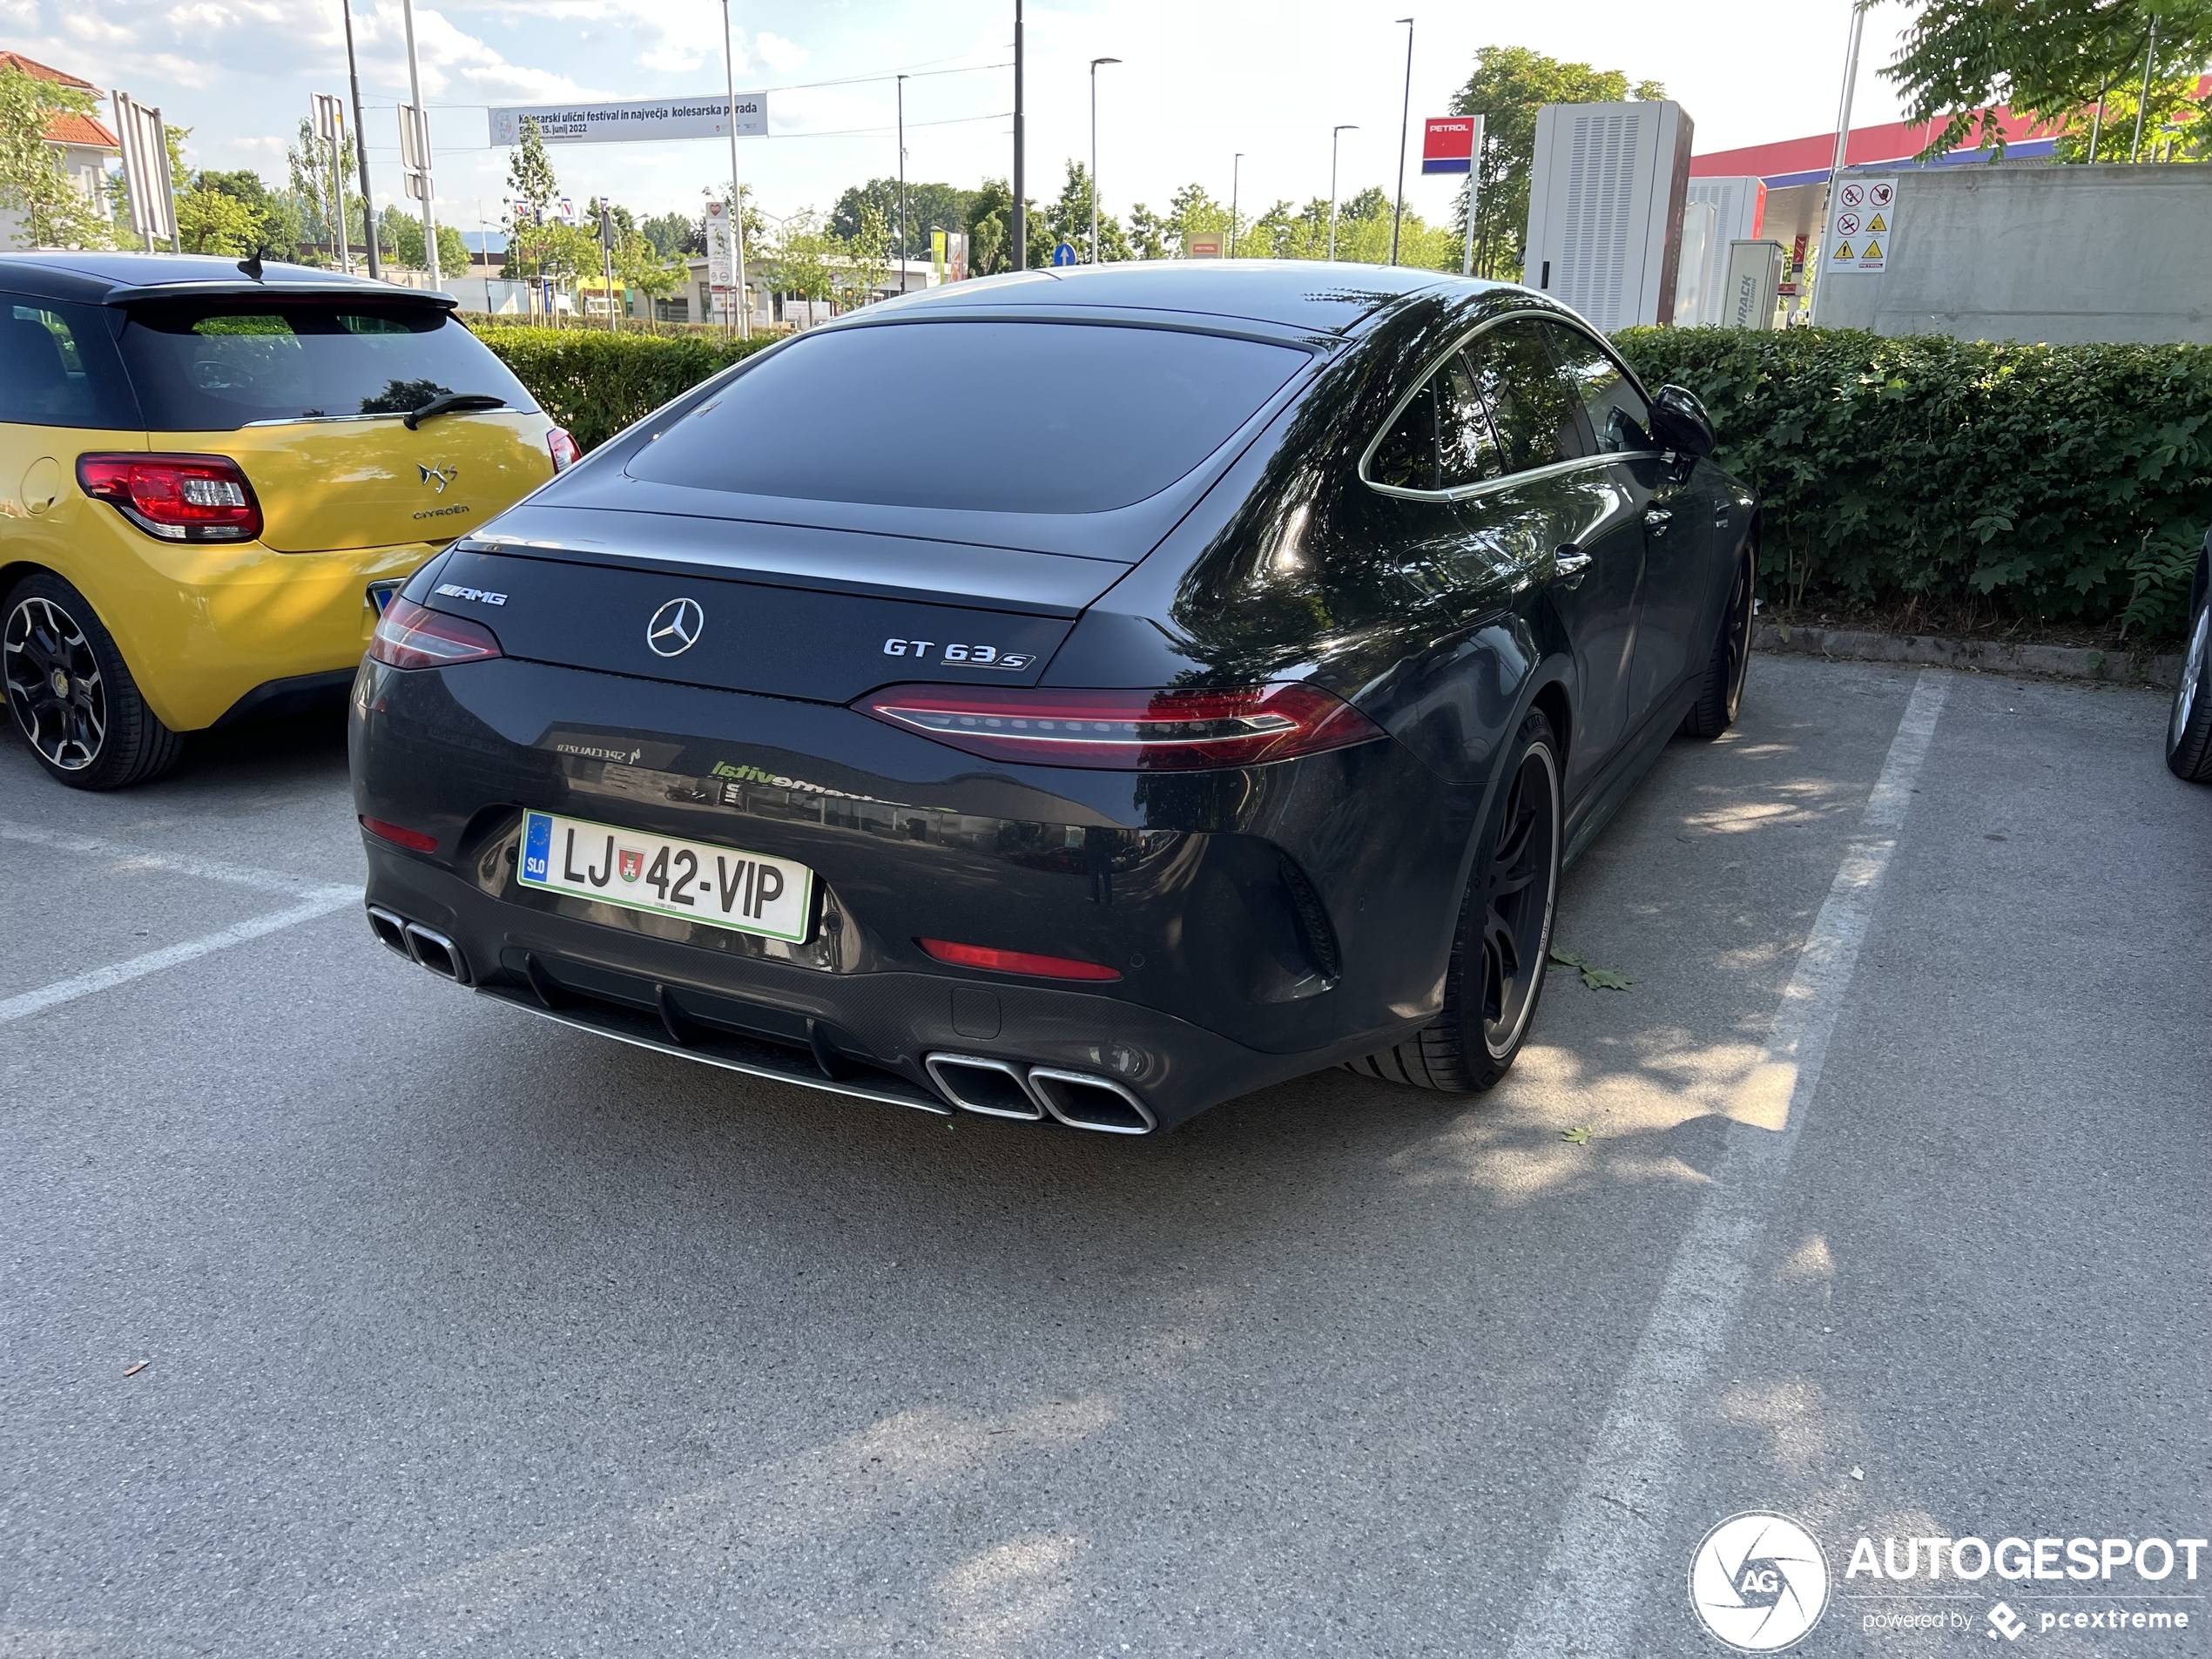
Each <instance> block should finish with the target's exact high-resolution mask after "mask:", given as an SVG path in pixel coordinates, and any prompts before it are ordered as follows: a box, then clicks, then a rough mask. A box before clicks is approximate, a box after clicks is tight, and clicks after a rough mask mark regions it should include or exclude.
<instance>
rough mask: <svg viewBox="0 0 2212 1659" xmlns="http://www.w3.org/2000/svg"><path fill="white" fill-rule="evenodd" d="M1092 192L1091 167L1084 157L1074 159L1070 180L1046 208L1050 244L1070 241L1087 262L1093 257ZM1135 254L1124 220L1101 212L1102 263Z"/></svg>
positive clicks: (1045, 228) (1100, 256)
mask: <svg viewBox="0 0 2212 1659" xmlns="http://www.w3.org/2000/svg"><path fill="white" fill-rule="evenodd" d="M1091 194H1092V192H1091V183H1090V170H1089V168H1088V167H1086V166H1084V165H1083V164H1082V162H1080V161H1070V162H1069V164H1068V179H1067V182H1066V183H1065V184H1063V185H1062V186H1061V188H1060V195H1059V198H1058V199H1056V200H1055V201H1054V202H1053V203H1052V204H1051V205H1050V206H1048V207H1047V208H1046V209H1045V210H1044V233H1045V243H1046V246H1047V247H1048V248H1051V247H1055V246H1058V245H1059V244H1060V243H1062V242H1066V243H1067V244H1068V245H1069V246H1071V247H1073V248H1074V249H1075V250H1076V259H1078V260H1082V261H1085V262H1088V261H1089V259H1090V206H1091ZM1046 257H1047V258H1048V259H1049V258H1050V257H1051V256H1050V254H1049V253H1048V254H1047V255H1046ZM1132 257H1134V256H1133V255H1132V254H1131V253H1130V246H1129V238H1128V237H1126V236H1124V235H1123V233H1122V226H1121V221H1120V220H1118V219H1116V218H1115V217H1114V216H1113V215H1112V214H1110V213H1102V214H1101V215H1099V219H1098V258H1099V261H1100V263H1102V264H1103V263H1104V262H1105V261H1107V260H1126V259H1130V258H1132Z"/></svg>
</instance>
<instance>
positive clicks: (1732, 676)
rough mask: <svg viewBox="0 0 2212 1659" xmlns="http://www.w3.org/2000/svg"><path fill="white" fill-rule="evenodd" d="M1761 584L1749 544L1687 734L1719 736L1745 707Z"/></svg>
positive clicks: (1686, 720)
mask: <svg viewBox="0 0 2212 1659" xmlns="http://www.w3.org/2000/svg"><path fill="white" fill-rule="evenodd" d="M1757 586H1758V556H1757V554H1756V553H1755V552H1753V551H1752V550H1750V549H1749V548H1746V549H1745V550H1744V552H1743V558H1742V560H1741V561H1740V562H1739V563H1737V567H1736V582H1735V585H1734V586H1732V587H1731V588H1730V590H1729V593H1728V606H1727V608H1726V609H1725V610H1723V611H1722V612H1721V625H1720V631H1719V632H1718V633H1716V635H1714V637H1713V654H1712V656H1711V657H1710V658H1708V659H1707V661H1706V664H1705V678H1703V680H1702V681H1701V682H1700V683H1699V685H1698V687H1697V700H1696V702H1695V703H1693V704H1691V705H1689V713H1687V714H1685V715H1683V717H1682V732H1683V736H1684V737H1686V738H1705V739H1707V740H1708V741H1710V739H1712V738H1717V737H1718V736H1720V734H1721V733H1722V732H1725V731H1727V730H1728V729H1729V727H1730V726H1732V725H1735V724H1736V717H1737V714H1739V713H1740V712H1742V711H1743V682H1744V681H1745V680H1746V679H1747V678H1750V672H1751V624H1752V618H1753V616H1754V613H1755V612H1756V611H1757V605H1756V604H1754V602H1753V599H1754V592H1755V590H1756V589H1757Z"/></svg>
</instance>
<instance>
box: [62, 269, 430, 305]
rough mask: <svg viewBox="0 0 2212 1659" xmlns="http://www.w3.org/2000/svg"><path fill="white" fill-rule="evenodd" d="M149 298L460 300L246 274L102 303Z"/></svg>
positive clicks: (120, 293)
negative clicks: (264, 278) (254, 277)
mask: <svg viewBox="0 0 2212 1659" xmlns="http://www.w3.org/2000/svg"><path fill="white" fill-rule="evenodd" d="M145 300H356V301H368V302H373V303H374V304H377V305H387V306H391V305H400V306H407V305H415V306H440V307H444V308H445V309H446V310H448V311H452V310H455V309H457V308H458V307H460V304H461V301H460V300H457V299H455V297H454V296H453V295H452V294H449V293H445V292H443V291H442V290H441V289H437V288H402V287H399V286H398V285H397V284H395V283H390V282H367V281H361V280H352V281H348V280H345V279H342V278H341V279H339V280H335V281H323V282H285V281H281V280H280V281H274V282H254V281H252V280H248V279H246V278H245V277H239V278H236V279H233V280H227V281H224V280H218V281H213V282H192V281H185V282H145V283H140V284H139V285H138V287H132V288H116V289H112V290H111V291H110V292H109V293H108V295H107V297H106V298H105V300H102V301H101V302H100V303H101V304H103V305H110V306H134V305H138V304H140V303H142V302H143V301H145Z"/></svg>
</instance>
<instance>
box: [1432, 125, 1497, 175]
mask: <svg viewBox="0 0 2212 1659" xmlns="http://www.w3.org/2000/svg"><path fill="white" fill-rule="evenodd" d="M1481 119H1482V118H1481V117H1480V116H1479V115H1432V116H1430V117H1429V118H1427V119H1426V120H1425V121H1423V122H1422V123H1421V171H1422V172H1472V171H1473V170H1474V143H1475V134H1476V133H1477V132H1480V130H1481V129H1480V125H1479V123H1480V121H1481Z"/></svg>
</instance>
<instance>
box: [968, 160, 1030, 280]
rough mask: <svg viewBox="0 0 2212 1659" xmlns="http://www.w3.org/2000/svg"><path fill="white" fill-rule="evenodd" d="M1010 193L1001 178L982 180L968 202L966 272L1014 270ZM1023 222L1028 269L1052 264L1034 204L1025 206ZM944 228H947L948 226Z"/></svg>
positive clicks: (975, 273) (1012, 200) (981, 273)
mask: <svg viewBox="0 0 2212 1659" xmlns="http://www.w3.org/2000/svg"><path fill="white" fill-rule="evenodd" d="M1013 219H1014V191H1013V189H1012V187H1011V186H1009V185H1008V184H1007V182H1006V180H1005V179H985V180H984V181H983V186H982V188H981V189H980V190H978V191H976V192H974V193H973V194H972V195H970V196H969V197H968V274H969V275H970V276H995V275H996V274H997V273H999V272H1001V271H1011V270H1012V269H1013V268H1014V252H1013V242H1012V239H1011V229H1010V227H1011V226H1012V224H1013ZM1025 222H1026V223H1027V225H1028V232H1029V260H1028V264H1029V268H1030V269H1031V270H1033V271H1034V270H1035V269H1036V268H1037V267H1038V266H1045V265H1049V264H1051V263H1052V243H1051V240H1050V239H1049V236H1048V234H1047V233H1046V230H1045V227H1044V219H1043V216H1042V215H1041V214H1040V213H1039V212H1037V205H1036V203H1035V202H1034V201H1033V202H1030V203H1028V212H1027V213H1026V215H1025ZM946 228H948V229H949V228H951V227H950V226H947V227H946Z"/></svg>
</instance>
